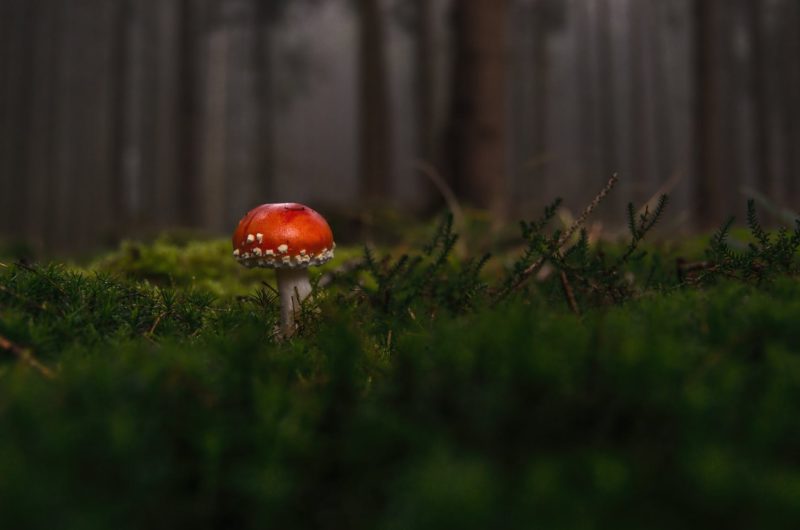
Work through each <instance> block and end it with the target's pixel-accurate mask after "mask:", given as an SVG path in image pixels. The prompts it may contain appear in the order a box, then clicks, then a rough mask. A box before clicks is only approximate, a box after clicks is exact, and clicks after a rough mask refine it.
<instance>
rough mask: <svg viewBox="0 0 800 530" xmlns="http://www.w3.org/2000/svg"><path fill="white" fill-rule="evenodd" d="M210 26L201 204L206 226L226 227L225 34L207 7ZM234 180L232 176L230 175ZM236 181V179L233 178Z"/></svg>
mask: <svg viewBox="0 0 800 530" xmlns="http://www.w3.org/2000/svg"><path fill="white" fill-rule="evenodd" d="M207 24H208V27H209V30H208V35H207V38H206V43H205V50H204V54H203V64H204V69H205V72H204V74H205V75H204V83H203V89H204V94H203V97H204V99H203V150H202V153H203V161H202V168H203V171H202V190H203V192H202V206H203V220H204V222H205V227H206V228H208V229H210V230H214V231H222V230H225V229H226V228H227V227H226V222H225V216H226V207H225V205H226V202H227V192H226V187H225V178H226V164H227V160H226V155H227V152H226V149H225V146H226V144H227V130H226V117H227V115H226V113H227V101H228V98H227V89H228V83H227V72H228V57H229V54H228V46H229V42H228V41H229V39H228V34H227V32H226V31H225V28H224V26H223V25H222V24H221V23H220V17H219V13H218V12H217V10H215V9H211V8H210V9H209V12H208V18H207ZM229 178H231V180H233V179H234V178H235V177H229ZM234 182H238V179H236V180H234Z"/></svg>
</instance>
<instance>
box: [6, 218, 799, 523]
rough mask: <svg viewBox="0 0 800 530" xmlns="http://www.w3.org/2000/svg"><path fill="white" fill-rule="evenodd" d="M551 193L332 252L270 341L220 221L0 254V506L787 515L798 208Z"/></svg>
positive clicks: (34, 514) (318, 514)
mask: <svg viewBox="0 0 800 530" xmlns="http://www.w3.org/2000/svg"><path fill="white" fill-rule="evenodd" d="M555 212H556V210H555V209H549V210H548V211H547V212H546V213H545V215H544V216H543V217H542V218H541V219H539V220H537V221H533V222H530V223H523V225H522V234H521V236H520V235H517V236H516V239H514V237H512V236H508V238H507V239H503V242H502V244H501V245H498V246H497V248H494V249H493V250H495V252H496V255H495V256H494V257H484V256H483V254H482V249H481V245H480V244H476V243H475V241H477V240H480V239H481V237H482V236H480V237H479V236H474V235H471V234H470V235H468V238H467V239H468V240H469V241H468V242H467V243H468V244H467V245H464V246H459V241H457V240H456V238H455V236H454V234H453V228H452V220H451V218H445V219H444V221H442V223H440V224H439V225H438V226H437V227H433V226H425V227H420V228H417V229H415V230H413V231H412V232H411V233H412V235H411V236H409V237H408V238H407V239H405V240H402V241H400V242H395V243H394V244H393V245H391V247H386V248H379V249H364V248H363V247H359V246H353V247H348V246H340V247H339V248H337V257H336V259H335V260H333V261H332V262H330V263H329V264H326V265H325V266H323V267H321V268H320V269H319V271H318V272H315V273H313V274H312V275H313V277H314V281H315V283H317V288H316V290H315V295H314V297H313V300H312V301H309V302H308V303H307V304H304V307H303V309H302V314H301V315H299V321H298V328H297V330H296V333H295V336H294V337H292V338H291V339H281V338H280V337H279V336H278V335H277V334H276V327H277V321H278V311H277V301H276V295H275V293H274V292H273V288H272V287H271V285H269V282H271V281H272V278H273V274H272V273H271V272H270V271H266V270H251V269H244V268H242V267H240V266H239V265H238V264H237V263H236V262H235V261H234V260H233V259H232V257H231V255H230V254H231V249H230V243H229V242H228V241H222V240H220V241H217V240H211V241H197V240H191V239H189V240H186V239H182V238H176V237H171V236H164V237H162V238H159V239H158V240H156V241H154V242H150V243H133V242H130V243H125V244H123V245H122V246H121V247H120V248H119V249H117V250H115V251H113V252H110V253H108V254H105V255H102V256H98V257H97V258H96V259H94V260H92V261H91V262H89V263H84V264H81V265H68V264H59V263H49V264H47V263H42V264H35V263H31V262H19V261H14V260H10V259H9V260H2V259H0V433H2V435H0V527H2V528H15V529H17V528H19V529H26V528H52V527H54V526H55V527H57V528H60V529H88V528H98V529H107V528H117V529H123V528H132V529H133V528H185V527H190V526H191V527H193V528H293V529H294V528H298V529H299V528H342V529H359V528H364V529H374V528H387V529H395V528H396V529H400V528H409V529H410V528H413V529H425V528H431V529H434V528H435V529H441V528H451V527H452V528H455V527H457V528H460V529H466V528H476V529H487V528H532V527H539V528H609V527H614V528H651V529H652V528H665V529H666V528H694V527H703V528H723V527H725V528H797V525H798V524H800V449H798V448H800V422H798V417H799V413H800V326H799V325H798V322H800V280H799V279H798V278H800V275H799V274H798V273H799V272H800V259H799V258H800V255H799V254H798V247H800V225H799V226H798V228H797V229H796V230H781V231H770V232H767V231H766V230H763V229H762V228H761V226H760V224H759V223H758V220H757V218H756V216H755V212H754V210H753V209H752V208H751V215H750V216H749V218H748V223H747V224H748V227H747V228H746V229H740V230H734V229H732V228H731V227H730V226H728V227H724V228H722V229H720V231H719V232H717V233H715V234H713V235H712V236H710V237H705V238H694V239H690V240H686V241H683V242H676V241H671V240H669V239H663V237H664V236H663V235H662V239H661V240H658V241H655V242H651V243H646V242H643V239H644V238H645V236H647V235H648V232H649V231H650V229H651V228H652V227H653V225H654V224H655V221H657V220H658V217H659V215H660V212H659V211H655V212H654V213H653V214H648V215H645V216H639V215H638V214H634V213H633V212H631V214H630V218H629V225H630V226H629V233H628V235H627V237H626V238H621V239H619V240H614V241H608V240H606V239H602V238H600V239H597V238H594V237H593V236H592V234H591V233H590V232H577V231H576V232H575V233H572V234H569V233H568V232H569V229H568V227H566V226H565V227H561V228H559V227H558V222H557V220H556V219H555ZM554 225H555V226H554ZM565 236H567V237H565ZM476 248H478V249H481V250H479V251H478V255H473V254H474V252H475V249H476ZM470 256H472V257H470ZM265 280H266V281H267V283H264V282H265Z"/></svg>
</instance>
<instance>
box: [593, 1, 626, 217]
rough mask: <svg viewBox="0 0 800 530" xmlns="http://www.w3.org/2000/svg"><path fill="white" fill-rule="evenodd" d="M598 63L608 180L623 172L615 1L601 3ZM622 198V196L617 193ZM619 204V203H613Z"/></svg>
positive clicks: (604, 168) (604, 174) (603, 163)
mask: <svg viewBox="0 0 800 530" xmlns="http://www.w3.org/2000/svg"><path fill="white" fill-rule="evenodd" d="M596 20H597V27H598V29H597V60H598V64H599V68H598V76H597V92H598V99H599V100H600V105H599V106H598V110H599V121H600V138H601V160H600V168H601V177H602V178H603V179H608V177H609V176H611V175H612V174H613V173H616V172H618V171H619V154H618V152H617V102H616V92H615V87H614V80H615V79H616V70H615V64H616V61H614V39H613V35H614V28H613V27H612V24H613V17H612V12H611V0H598V2H597V17H596ZM616 195H620V194H616ZM613 202H614V203H619V200H613Z"/></svg>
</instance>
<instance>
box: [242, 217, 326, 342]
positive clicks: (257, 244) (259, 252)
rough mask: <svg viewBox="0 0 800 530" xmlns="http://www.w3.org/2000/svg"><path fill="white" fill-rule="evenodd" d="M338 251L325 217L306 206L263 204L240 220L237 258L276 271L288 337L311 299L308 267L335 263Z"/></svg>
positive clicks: (282, 331) (282, 315) (282, 328)
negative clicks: (300, 311)
mask: <svg viewBox="0 0 800 530" xmlns="http://www.w3.org/2000/svg"><path fill="white" fill-rule="evenodd" d="M334 248H336V243H334V242H333V233H332V232H331V228H330V226H328V223H327V221H325V218H324V217H322V216H321V215H320V214H319V213H317V212H315V211H314V210H312V209H311V208H309V207H308V206H304V205H302V204H297V203H293V202H286V203H277V204H262V205H261V206H257V207H256V208H253V209H252V210H250V211H249V212H247V215H245V216H244V217H243V218H242V220H241V221H239V226H237V227H236V232H234V234H233V257H235V258H236V259H237V260H238V261H239V263H241V264H242V265H244V266H245V267H265V268H269V269H275V275H276V277H277V280H278V294H279V296H280V304H281V334H282V335H283V336H284V337H289V336H291V335H292V334H293V333H294V329H295V324H294V320H295V312H296V311H297V310H298V309H299V307H300V304H301V303H302V302H303V300H305V299H306V298H308V296H309V295H310V294H311V283H310V282H309V281H308V267H311V266H315V265H322V264H323V263H325V262H326V261H328V260H330V259H331V258H333V249H334Z"/></svg>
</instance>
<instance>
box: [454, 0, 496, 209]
mask: <svg viewBox="0 0 800 530" xmlns="http://www.w3.org/2000/svg"><path fill="white" fill-rule="evenodd" d="M452 9H453V33H454V39H455V42H454V53H455V59H454V68H453V78H452V81H451V85H450V90H451V115H450V125H449V131H448V144H449V145H448V155H449V159H450V164H449V165H450V172H449V173H450V178H451V179H452V181H453V184H454V188H455V189H456V192H457V193H458V194H459V195H460V196H461V197H462V198H463V199H465V200H466V201H467V202H468V203H469V204H472V205H473V206H477V207H480V208H488V209H490V210H491V211H492V213H494V214H495V215H497V216H498V217H503V216H504V212H505V203H506V196H505V195H506V171H507V169H506V158H507V153H506V121H507V117H506V99H507V93H506V86H507V83H506V81H507V80H506V76H507V64H508V46H507V42H506V26H507V22H508V20H507V14H508V1H507V0H471V1H461V2H455V3H454V5H453V8H452Z"/></svg>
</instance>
